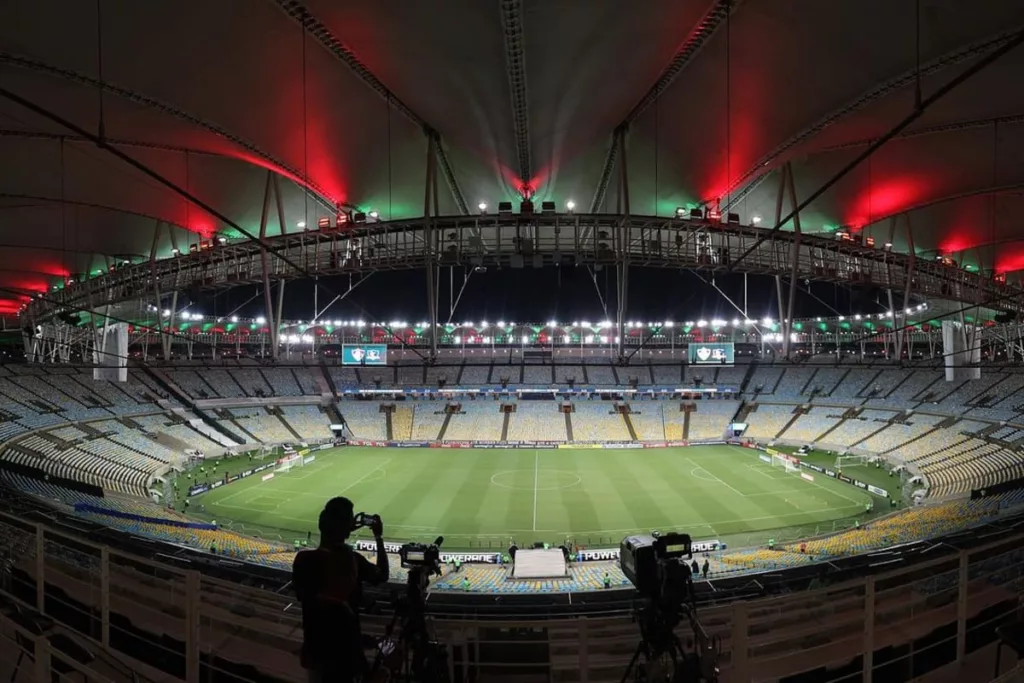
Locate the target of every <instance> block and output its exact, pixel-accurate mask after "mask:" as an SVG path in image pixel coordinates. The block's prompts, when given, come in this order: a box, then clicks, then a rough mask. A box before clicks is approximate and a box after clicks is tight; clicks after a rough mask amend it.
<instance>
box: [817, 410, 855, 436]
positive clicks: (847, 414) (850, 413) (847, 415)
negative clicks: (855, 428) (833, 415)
mask: <svg viewBox="0 0 1024 683" xmlns="http://www.w3.org/2000/svg"><path fill="white" fill-rule="evenodd" d="M860 411H861V409H860V408H848V409H847V410H845V411H844V412H843V419H841V420H839V421H838V422H836V423H835V424H834V425H832V426H831V427H829V428H828V429H826V430H825V431H823V432H822V433H821V434H818V436H817V438H816V439H814V443H820V442H822V441H825V437H826V436H828V435H829V434H831V433H832V432H834V431H835V430H836V428H837V427H839V425H841V424H843V423H844V422H846V421H847V420H848V419H850V418H851V417H857V415H859V414H860Z"/></svg>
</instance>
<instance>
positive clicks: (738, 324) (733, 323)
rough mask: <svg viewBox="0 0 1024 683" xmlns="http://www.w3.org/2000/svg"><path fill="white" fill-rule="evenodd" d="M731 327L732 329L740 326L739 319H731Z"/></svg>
mask: <svg viewBox="0 0 1024 683" xmlns="http://www.w3.org/2000/svg"><path fill="white" fill-rule="evenodd" d="M732 326H733V327H739V326H740V319H739V318H733V319H732Z"/></svg>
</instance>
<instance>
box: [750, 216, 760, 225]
mask: <svg viewBox="0 0 1024 683" xmlns="http://www.w3.org/2000/svg"><path fill="white" fill-rule="evenodd" d="M760 223H761V217H760V216H758V215H757V214H756V213H755V214H754V215H753V216H751V217H750V224H751V225H759V224H760Z"/></svg>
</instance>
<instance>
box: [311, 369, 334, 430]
mask: <svg viewBox="0 0 1024 683" xmlns="http://www.w3.org/2000/svg"><path fill="white" fill-rule="evenodd" d="M317 367H318V368H319V369H320V372H318V373H316V372H315V373H313V379H314V380H316V384H317V386H318V387H320V390H321V391H323V392H324V393H330V394H331V395H332V396H334V398H338V387H336V386H335V385H334V380H333V379H331V373H330V372H328V371H327V366H326V365H324V360H323V358H321V359H320V363H319V364H318V365H317ZM334 424H341V423H340V422H335V423H334Z"/></svg>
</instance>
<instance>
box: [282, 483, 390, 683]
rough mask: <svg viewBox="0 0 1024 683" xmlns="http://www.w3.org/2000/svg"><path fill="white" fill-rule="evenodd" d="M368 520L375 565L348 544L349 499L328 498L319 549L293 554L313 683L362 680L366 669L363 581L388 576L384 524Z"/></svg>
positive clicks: (351, 523)
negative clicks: (361, 613) (361, 622)
mask: <svg viewBox="0 0 1024 683" xmlns="http://www.w3.org/2000/svg"><path fill="white" fill-rule="evenodd" d="M368 519H369V520H370V521H369V523H368V526H369V527H370V529H371V530H372V531H373V536H374V539H376V541H377V564H376V566H374V565H373V564H371V563H370V561H369V560H367V559H366V558H365V557H363V556H362V555H360V554H359V553H357V552H356V551H355V550H354V549H353V548H352V547H351V546H349V545H348V544H347V543H346V541H347V540H348V537H349V535H350V534H351V533H352V531H354V530H355V528H357V525H356V518H355V516H354V514H353V506H352V501H351V500H349V499H348V498H332V499H331V500H329V501H327V504H326V505H324V509H323V511H322V512H321V513H320V520H319V527H320V545H319V547H317V548H315V549H310V550H303V551H301V552H300V553H298V554H297V555H296V556H295V563H294V564H293V565H292V584H293V586H294V588H295V593H296V595H297V597H298V599H299V602H300V603H301V604H302V632H303V641H302V666H303V668H305V669H306V670H308V671H309V681H310V683H336V682H341V683H348V682H349V681H359V680H361V679H362V677H363V675H364V674H365V673H366V671H367V664H366V658H365V656H364V653H363V645H364V643H363V636H362V631H361V629H360V625H359V602H360V598H361V589H362V584H363V583H369V584H374V585H375V584H380V583H384V582H385V581H387V579H388V557H387V554H386V553H385V552H384V541H383V540H382V538H381V536H382V534H383V532H384V527H383V524H382V522H381V521H380V518H379V517H376V516H375V517H372V518H369V517H368ZM371 647H373V645H372V644H371Z"/></svg>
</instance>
